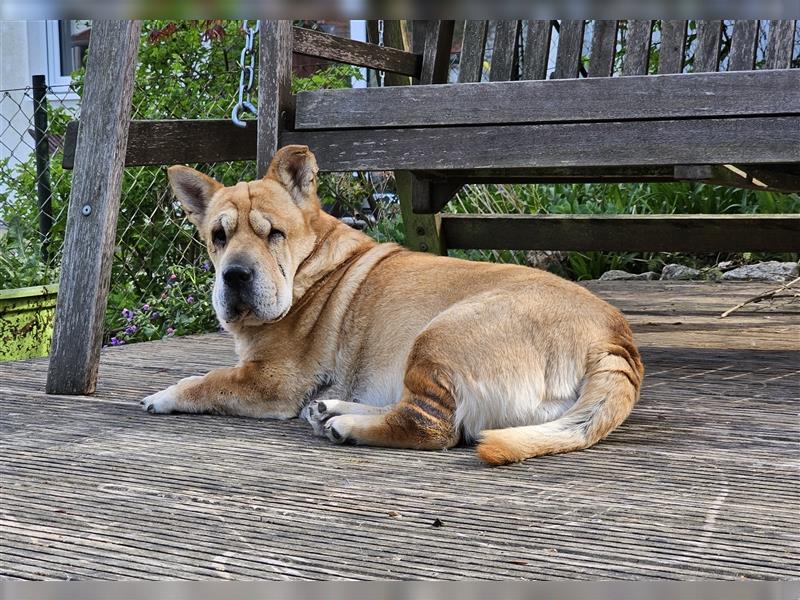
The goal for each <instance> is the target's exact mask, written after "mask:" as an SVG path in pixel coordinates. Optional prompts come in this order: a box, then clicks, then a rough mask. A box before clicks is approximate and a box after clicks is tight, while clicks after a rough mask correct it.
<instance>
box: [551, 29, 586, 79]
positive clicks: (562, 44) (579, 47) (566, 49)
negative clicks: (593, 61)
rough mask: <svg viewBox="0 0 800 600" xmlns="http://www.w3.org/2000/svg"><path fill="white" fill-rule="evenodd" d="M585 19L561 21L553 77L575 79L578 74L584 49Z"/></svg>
mask: <svg viewBox="0 0 800 600" xmlns="http://www.w3.org/2000/svg"><path fill="white" fill-rule="evenodd" d="M585 25H586V22H585V21H583V20H569V21H568V20H564V21H561V31H560V32H559V35H558V55H557V56H556V68H555V71H553V76H552V77H553V79H574V78H575V77H577V76H578V72H579V69H580V66H581V52H582V51H583V31H584V27H585Z"/></svg>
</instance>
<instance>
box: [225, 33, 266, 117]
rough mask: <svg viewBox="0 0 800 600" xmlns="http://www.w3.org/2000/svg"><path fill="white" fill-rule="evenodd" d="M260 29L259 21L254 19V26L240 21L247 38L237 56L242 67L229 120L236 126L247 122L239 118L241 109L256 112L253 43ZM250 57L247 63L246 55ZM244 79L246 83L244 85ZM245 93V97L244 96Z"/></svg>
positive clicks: (251, 112)
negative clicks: (236, 100) (236, 96)
mask: <svg viewBox="0 0 800 600" xmlns="http://www.w3.org/2000/svg"><path fill="white" fill-rule="evenodd" d="M259 29H261V21H256V24H255V26H254V27H250V25H249V21H247V20H245V21H243V22H242V31H244V32H245V34H246V35H247V38H246V40H245V43H244V48H242V54H241V56H240V57H239V66H240V67H241V69H242V72H241V74H240V75H239V101H238V102H237V103H236V106H234V107H233V112H232V113H231V120H232V121H233V124H234V125H236V126H237V127H247V122H246V121H244V120H242V119H241V118H239V115H240V113H241V112H242V110H244V111H245V112H249V113H250V114H253V115H255V114H256V107H255V106H253V79H254V76H255V72H256V55H255V53H254V52H253V43H254V41H255V39H256V34H257V33H258V31H259ZM248 56H249V57H250V64H247V57H248ZM245 79H247V84H246V85H245ZM245 93H246V94H247V97H246V98H245Z"/></svg>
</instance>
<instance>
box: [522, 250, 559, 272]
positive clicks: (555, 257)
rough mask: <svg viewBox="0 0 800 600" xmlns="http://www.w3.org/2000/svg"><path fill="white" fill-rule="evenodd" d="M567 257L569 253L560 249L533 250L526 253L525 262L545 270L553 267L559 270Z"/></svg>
mask: <svg viewBox="0 0 800 600" xmlns="http://www.w3.org/2000/svg"><path fill="white" fill-rule="evenodd" d="M566 258H567V253H566V252H561V251H559V250H531V251H529V252H526V253H525V262H526V263H528V266H529V267H535V268H537V269H543V270H545V271H547V270H549V269H551V268H555V269H556V270H558V268H559V267H560V266H561V264H562V263H563V262H564V260H565V259H566Z"/></svg>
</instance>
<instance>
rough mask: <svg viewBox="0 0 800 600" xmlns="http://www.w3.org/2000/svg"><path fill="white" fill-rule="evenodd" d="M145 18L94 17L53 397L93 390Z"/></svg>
mask: <svg viewBox="0 0 800 600" xmlns="http://www.w3.org/2000/svg"><path fill="white" fill-rule="evenodd" d="M140 33H141V21H106V20H96V21H93V22H92V37H91V43H90V52H89V61H88V64H87V67H86V79H85V83H84V93H83V99H82V104H81V120H80V129H79V132H78V144H77V149H76V155H75V171H74V174H73V177H72V192H71V195H70V203H69V211H68V214H67V232H66V239H65V241H64V258H63V261H62V265H61V283H60V287H59V291H58V303H57V305H56V317H55V331H54V333H53V345H52V348H51V351H50V367H49V370H48V373H47V393H48V394H91V393H93V392H94V390H95V386H96V383H97V369H98V366H99V361H100V346H101V345H102V342H103V319H104V317H105V312H106V301H107V298H108V288H109V284H110V281H111V262H112V259H113V256H114V240H115V237H116V230H117V215H118V212H119V201H120V190H121V186H122V173H123V168H124V167H123V165H124V163H125V148H126V146H127V142H128V124H129V122H130V115H131V96H132V94H133V83H134V75H135V71H136V57H137V52H138V50H139V35H140Z"/></svg>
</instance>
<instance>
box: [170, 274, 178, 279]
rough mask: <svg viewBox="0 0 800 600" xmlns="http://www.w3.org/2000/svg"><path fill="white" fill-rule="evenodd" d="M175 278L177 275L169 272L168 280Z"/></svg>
mask: <svg viewBox="0 0 800 600" xmlns="http://www.w3.org/2000/svg"><path fill="white" fill-rule="evenodd" d="M177 278H178V276H177V275H175V273H170V275H169V280H170V281H175V280H176V279H177Z"/></svg>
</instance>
